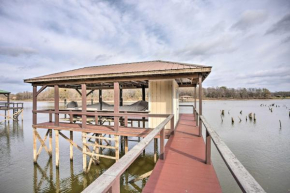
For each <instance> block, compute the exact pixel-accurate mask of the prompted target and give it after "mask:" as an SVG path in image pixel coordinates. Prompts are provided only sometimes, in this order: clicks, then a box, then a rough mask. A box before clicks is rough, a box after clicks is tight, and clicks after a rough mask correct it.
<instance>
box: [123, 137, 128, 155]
mask: <svg viewBox="0 0 290 193" xmlns="http://www.w3.org/2000/svg"><path fill="white" fill-rule="evenodd" d="M124 141H125V154H126V153H127V152H128V136H125V137H124Z"/></svg>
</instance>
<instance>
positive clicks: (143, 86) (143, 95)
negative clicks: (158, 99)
mask: <svg viewBox="0 0 290 193" xmlns="http://www.w3.org/2000/svg"><path fill="white" fill-rule="evenodd" d="M145 99H146V95H145V85H142V101H145Z"/></svg>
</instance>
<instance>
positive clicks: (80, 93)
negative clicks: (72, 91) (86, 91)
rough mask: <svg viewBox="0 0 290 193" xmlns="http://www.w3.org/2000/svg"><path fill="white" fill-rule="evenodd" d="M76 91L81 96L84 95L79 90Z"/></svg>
mask: <svg viewBox="0 0 290 193" xmlns="http://www.w3.org/2000/svg"><path fill="white" fill-rule="evenodd" d="M76 91H77V92H78V93H79V95H80V96H82V93H81V92H80V91H79V89H77V88H76Z"/></svg>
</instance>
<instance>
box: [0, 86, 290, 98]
mask: <svg viewBox="0 0 290 193" xmlns="http://www.w3.org/2000/svg"><path fill="white" fill-rule="evenodd" d="M147 90H148V89H146V98H148V93H147ZM196 90H197V96H198V95H199V94H198V90H199V89H198V88H197V89H196ZM88 92H89V91H88ZM59 94H60V99H61V100H64V99H67V100H68V101H72V100H81V96H80V94H79V93H78V92H77V91H76V90H74V89H60V92H59ZM113 94H114V91H113V90H104V91H103V100H104V101H110V100H113V97H114V95H113ZM179 96H180V97H182V96H187V97H193V96H194V89H193V88H179ZM0 97H1V96H0ZM10 97H11V99H15V100H31V99H32V92H28V91H25V92H19V93H17V94H11V95H10ZM98 97H99V91H97V90H96V91H94V93H93V94H91V95H90V96H88V97H87V98H88V100H89V99H94V101H98ZM203 97H204V98H208V99H270V98H277V97H280V98H288V97H290V91H288V92H272V93H271V92H270V91H269V90H268V89H266V88H237V89H235V88H227V87H225V86H222V87H209V88H203ZM0 99H2V100H6V98H5V97H3V96H2V97H1V98H0ZM37 99H38V100H39V101H44V100H45V101H49V100H51V101H53V100H54V89H53V88H47V89H45V90H44V91H43V92H42V93H40V94H39V95H38V97H37ZM141 99H142V92H141V89H130V90H123V100H124V101H126V100H135V101H136V100H141Z"/></svg>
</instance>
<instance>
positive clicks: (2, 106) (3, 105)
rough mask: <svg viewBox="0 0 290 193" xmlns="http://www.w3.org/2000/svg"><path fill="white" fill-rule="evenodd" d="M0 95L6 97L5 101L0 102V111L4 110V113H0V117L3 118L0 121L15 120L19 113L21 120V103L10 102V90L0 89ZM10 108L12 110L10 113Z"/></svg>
mask: <svg viewBox="0 0 290 193" xmlns="http://www.w3.org/2000/svg"><path fill="white" fill-rule="evenodd" d="M0 95H3V96H5V97H7V101H6V102H0V111H4V114H0V117H3V118H4V119H3V120H0V123H2V122H6V121H8V123H9V120H10V119H11V120H13V121H17V120H18V118H19V116H20V115H21V117H22V120H23V103H18V102H17V103H14V102H10V92H8V91H5V90H0ZM10 110H12V115H11V114H10Z"/></svg>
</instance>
